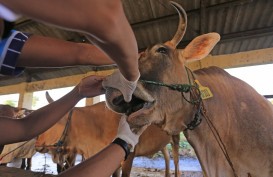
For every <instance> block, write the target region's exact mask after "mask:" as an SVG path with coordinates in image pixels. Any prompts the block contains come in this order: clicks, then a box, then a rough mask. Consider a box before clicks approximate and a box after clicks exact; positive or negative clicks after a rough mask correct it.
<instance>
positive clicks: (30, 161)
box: [26, 158, 32, 170]
mask: <svg viewBox="0 0 273 177" xmlns="http://www.w3.org/2000/svg"><path fill="white" fill-rule="evenodd" d="M26 160H27V167H26V170H31V165H32V158H27V159H26Z"/></svg>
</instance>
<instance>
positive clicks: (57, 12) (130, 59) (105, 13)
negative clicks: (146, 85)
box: [0, 0, 139, 81]
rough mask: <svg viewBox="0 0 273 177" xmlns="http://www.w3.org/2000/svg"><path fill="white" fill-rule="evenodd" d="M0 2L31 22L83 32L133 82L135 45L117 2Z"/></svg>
mask: <svg viewBox="0 0 273 177" xmlns="http://www.w3.org/2000/svg"><path fill="white" fill-rule="evenodd" d="M0 2H1V3H3V4H4V5H6V6H7V7H8V8H10V9H11V10H13V11H15V12H17V13H20V14H24V15H26V16H28V17H31V18H33V19H36V20H40V21H43V22H47V23H50V24H53V25H56V26H59V27H63V28H66V29H71V30H76V31H81V32H85V33H86V34H88V35H89V36H90V38H91V39H92V40H93V42H94V43H95V44H96V45H97V46H98V47H99V48H101V49H102V50H103V51H104V52H105V53H107V55H108V56H109V57H111V58H112V59H113V60H114V61H115V62H116V63H117V65H118V66H119V69H120V71H121V73H122V74H123V75H124V77H125V78H126V79H127V80H129V81H135V80H136V79H137V78H138V76H139V71H138V62H137V57H138V54H137V50H138V49H137V43H136V39H135V36H134V33H133V31H132V29H131V27H130V25H129V23H128V21H127V18H126V16H125V14H124V11H123V7H122V3H121V1H120V0H111V1H109V0H58V1H56V0H42V1H37V0H24V1H21V0H0ZM30 4H31V6H30ZM49 9H50V13H49Z"/></svg>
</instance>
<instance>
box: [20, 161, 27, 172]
mask: <svg viewBox="0 0 273 177" xmlns="http://www.w3.org/2000/svg"><path fill="white" fill-rule="evenodd" d="M26 166H27V165H26V159H25V158H22V164H21V167H20V168H21V169H23V170H25V169H26Z"/></svg>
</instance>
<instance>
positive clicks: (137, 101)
mask: <svg viewBox="0 0 273 177" xmlns="http://www.w3.org/2000/svg"><path fill="white" fill-rule="evenodd" d="M106 100H107V104H108V106H109V107H110V109H112V110H113V111H115V112H118V113H122V114H126V115H127V116H128V121H129V122H130V121H133V119H135V118H137V117H139V116H141V115H143V114H147V113H148V112H150V111H151V110H152V109H153V108H154V106H155V100H154V98H153V97H152V96H151V95H150V94H148V93H147V92H146V91H145V90H144V89H143V88H140V87H137V88H136V90H135V92H134V94H133V95H132V100H131V101H130V102H128V103H127V102H125V101H124V99H123V95H122V94H121V92H120V91H119V90H117V89H114V88H107V89H106Z"/></svg>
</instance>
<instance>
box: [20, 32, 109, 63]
mask: <svg viewBox="0 0 273 177" xmlns="http://www.w3.org/2000/svg"><path fill="white" fill-rule="evenodd" d="M45 61H46V62H45ZM109 64H114V62H113V61H112V60H111V59H110V58H109V57H108V56H107V55H106V54H105V53H104V52H103V51H102V50H100V49H99V48H97V47H96V46H94V45H92V44H87V43H75V42H69V41H64V40H60V39H55V38H50V37H44V36H38V35H31V36H30V37H29V39H28V40H27V42H26V43H25V45H24V46H23V48H22V51H21V54H20V55H19V58H18V60H17V65H16V66H17V67H20V66H22V67H63V66H73V65H109Z"/></svg>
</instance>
